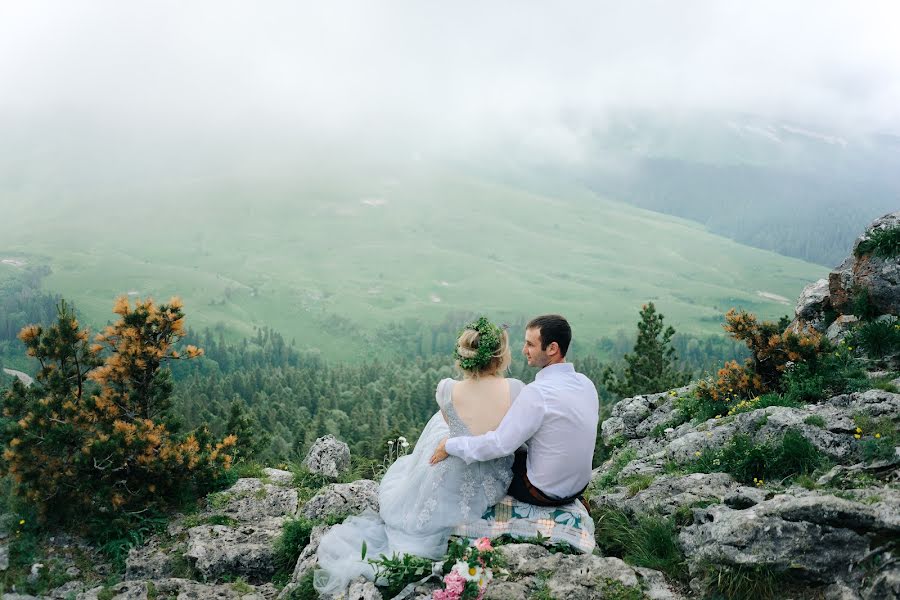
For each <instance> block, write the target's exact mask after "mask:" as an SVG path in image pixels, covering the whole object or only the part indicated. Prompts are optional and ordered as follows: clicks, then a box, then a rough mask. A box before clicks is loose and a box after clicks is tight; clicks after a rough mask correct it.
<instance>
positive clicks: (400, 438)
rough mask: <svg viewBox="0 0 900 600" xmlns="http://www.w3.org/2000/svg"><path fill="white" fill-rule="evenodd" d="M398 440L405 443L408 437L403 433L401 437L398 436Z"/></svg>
mask: <svg viewBox="0 0 900 600" xmlns="http://www.w3.org/2000/svg"><path fill="white" fill-rule="evenodd" d="M397 441H398V442H400V443H401V444H405V443H406V438H405V437H403V436H402V435H401V436H400V437H398V438H397Z"/></svg>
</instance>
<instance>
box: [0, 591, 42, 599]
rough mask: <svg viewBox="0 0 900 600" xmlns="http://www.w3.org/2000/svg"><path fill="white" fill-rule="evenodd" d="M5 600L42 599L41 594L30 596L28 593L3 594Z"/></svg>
mask: <svg viewBox="0 0 900 600" xmlns="http://www.w3.org/2000/svg"><path fill="white" fill-rule="evenodd" d="M3 600H41V597H40V596H29V595H28V594H9V593H6V594H3Z"/></svg>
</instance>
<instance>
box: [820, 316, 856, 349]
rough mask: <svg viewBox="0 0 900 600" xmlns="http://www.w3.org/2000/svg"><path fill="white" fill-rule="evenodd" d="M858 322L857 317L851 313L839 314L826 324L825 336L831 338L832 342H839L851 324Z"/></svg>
mask: <svg viewBox="0 0 900 600" xmlns="http://www.w3.org/2000/svg"><path fill="white" fill-rule="evenodd" d="M858 322H859V319H858V318H856V317H855V316H853V315H841V316H839V317H838V318H837V319H835V320H834V322H833V323H832V324H831V325H829V326H828V329H827V330H826V331H825V337H827V338H828V339H829V340H831V342H832V343H833V344H840V343H841V342H842V341H843V340H844V338H846V337H847V336H848V335H849V334H850V331H851V330H852V328H853V325H854V324H856V323H858Z"/></svg>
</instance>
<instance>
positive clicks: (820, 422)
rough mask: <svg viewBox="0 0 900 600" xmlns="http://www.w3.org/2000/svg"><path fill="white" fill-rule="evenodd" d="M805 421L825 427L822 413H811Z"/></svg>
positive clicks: (808, 423) (814, 425) (815, 425)
mask: <svg viewBox="0 0 900 600" xmlns="http://www.w3.org/2000/svg"><path fill="white" fill-rule="evenodd" d="M803 422H804V423H806V424H807V425H812V426H813V427H819V428H824V427H825V419H823V418H822V417H821V416H820V415H809V416H808V417H806V418H805V419H803Z"/></svg>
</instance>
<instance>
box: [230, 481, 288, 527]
mask: <svg viewBox="0 0 900 600" xmlns="http://www.w3.org/2000/svg"><path fill="white" fill-rule="evenodd" d="M220 493H221V494H222V497H223V498H225V499H226V503H225V505H224V506H223V507H222V508H221V509H219V510H217V511H216V512H218V513H221V514H224V515H226V516H228V517H231V518H233V519H236V520H238V521H245V522H253V521H256V520H258V519H261V518H265V517H290V516H293V515H295V514H296V512H297V502H298V496H297V490H295V489H292V488H284V487H282V486H280V485H273V484H271V483H263V482H262V481H260V480H259V479H254V478H244V479H238V480H237V482H236V483H235V484H234V485H233V486H231V488H229V489H228V490H227V491H225V492H220Z"/></svg>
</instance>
